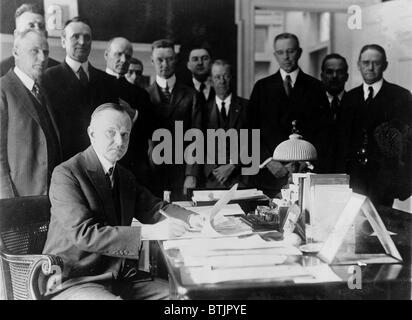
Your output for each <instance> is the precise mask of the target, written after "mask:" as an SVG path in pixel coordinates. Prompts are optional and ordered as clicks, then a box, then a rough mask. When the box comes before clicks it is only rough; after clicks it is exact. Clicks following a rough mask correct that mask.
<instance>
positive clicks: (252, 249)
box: [163, 234, 302, 256]
mask: <svg viewBox="0 0 412 320" xmlns="http://www.w3.org/2000/svg"><path fill="white" fill-rule="evenodd" d="M163 247H164V249H165V250H167V249H171V248H177V249H179V250H180V252H181V254H182V256H185V255H190V256H212V255H230V254H240V253H242V254H245V255H247V254H250V253H254V254H271V255H275V254H278V255H279V254H281V255H302V252H301V251H300V250H299V249H297V248H296V247H294V246H292V245H290V244H287V243H285V242H283V241H265V240H263V239H262V238H261V237H260V236H259V235H258V234H254V235H252V236H249V237H246V238H238V237H225V238H223V239H222V238H216V239H190V240H189V239H176V240H169V241H165V242H163Z"/></svg>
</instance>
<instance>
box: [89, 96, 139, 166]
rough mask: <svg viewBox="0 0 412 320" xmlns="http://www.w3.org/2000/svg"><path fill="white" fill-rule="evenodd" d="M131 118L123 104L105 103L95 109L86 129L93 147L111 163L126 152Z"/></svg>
mask: <svg viewBox="0 0 412 320" xmlns="http://www.w3.org/2000/svg"><path fill="white" fill-rule="evenodd" d="M131 129H132V120H131V119H130V116H129V114H128V113H127V110H126V108H125V107H124V106H122V105H119V104H115V103H105V104H102V105H100V106H99V107H97V108H96V109H95V111H94V112H93V114H92V117H91V120H90V126H89V128H88V129H87V132H88V134H89V138H90V142H91V144H92V146H93V149H94V150H95V151H96V152H97V153H98V154H99V155H100V156H102V157H104V158H105V159H106V160H108V161H109V162H110V163H111V164H114V163H116V162H117V161H119V160H120V159H121V158H123V156H124V155H125V154H126V152H127V147H128V145H129V137H130V131H131Z"/></svg>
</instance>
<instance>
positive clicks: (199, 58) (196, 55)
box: [187, 45, 215, 128]
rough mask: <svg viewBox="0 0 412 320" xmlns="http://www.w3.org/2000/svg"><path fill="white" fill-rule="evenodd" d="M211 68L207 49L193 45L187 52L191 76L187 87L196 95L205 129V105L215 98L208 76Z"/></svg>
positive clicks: (203, 46)
mask: <svg viewBox="0 0 412 320" xmlns="http://www.w3.org/2000/svg"><path fill="white" fill-rule="evenodd" d="M211 66H212V55H211V50H210V48H209V47H207V46H205V45H197V46H196V45H195V46H193V47H191V49H190V52H189V59H188V61H187V68H188V69H189V71H190V72H191V74H192V77H191V79H190V81H189V82H188V86H190V87H192V88H194V89H195V90H196V93H197V100H198V103H199V107H200V109H201V111H202V119H203V123H202V128H205V126H206V123H205V122H204V121H205V120H206V118H207V116H206V113H207V110H206V109H207V107H206V104H207V103H209V102H211V101H212V102H213V101H214V98H215V91H214V89H213V83H212V79H211V76H210V70H211Z"/></svg>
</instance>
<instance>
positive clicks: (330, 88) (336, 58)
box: [316, 53, 349, 173]
mask: <svg viewBox="0 0 412 320" xmlns="http://www.w3.org/2000/svg"><path fill="white" fill-rule="evenodd" d="M321 70H322V72H321V74H320V77H321V80H322V84H323V86H324V88H325V96H324V97H325V98H326V99H324V112H323V118H324V126H325V129H327V131H328V133H327V134H325V135H323V136H322V137H320V141H319V144H318V149H317V150H316V151H317V152H318V156H319V161H317V163H316V172H318V173H320V172H322V173H333V172H336V150H337V141H336V138H337V131H338V122H339V121H340V120H341V112H342V110H341V109H342V108H341V104H342V99H343V97H344V95H345V83H346V81H347V80H348V77H349V74H348V63H347V62H346V59H345V58H344V57H342V56H341V55H339V54H337V53H331V54H328V55H327V56H325V58H323V61H322V69H321Z"/></svg>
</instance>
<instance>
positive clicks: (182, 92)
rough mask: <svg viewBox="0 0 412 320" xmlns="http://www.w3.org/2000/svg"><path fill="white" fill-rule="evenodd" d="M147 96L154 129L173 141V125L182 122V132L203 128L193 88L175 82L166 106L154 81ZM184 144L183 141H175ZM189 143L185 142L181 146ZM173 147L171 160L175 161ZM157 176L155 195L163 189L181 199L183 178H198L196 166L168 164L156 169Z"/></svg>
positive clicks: (173, 196) (174, 197)
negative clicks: (153, 118) (149, 101)
mask: <svg viewBox="0 0 412 320" xmlns="http://www.w3.org/2000/svg"><path fill="white" fill-rule="evenodd" d="M147 91H148V92H149V95H150V100H151V102H152V104H153V106H154V117H155V126H154V127H155V128H156V129H158V128H165V129H167V130H169V131H170V132H171V133H172V137H173V139H174V133H175V122H176V121H183V132H186V131H187V130H188V129H190V128H197V129H201V128H202V119H201V118H202V115H201V108H200V106H199V103H198V101H197V97H196V92H195V90H194V89H192V88H190V87H188V86H186V85H183V84H181V83H179V82H178V81H177V82H176V83H175V86H174V88H173V91H172V93H171V101H170V103H169V104H168V103H165V102H164V101H163V99H162V93H161V90H160V88H159V86H158V85H157V83H156V82H154V83H153V84H152V85H150V86H149V87H148V89H147ZM177 143H183V141H177ZM187 144H188V143H184V147H185V146H186V145H187ZM174 153H175V151H174V148H173V158H174ZM156 169H157V175H158V179H159V180H158V181H159V185H158V186H159V188H157V194H161V192H162V191H163V190H170V191H172V198H173V199H176V200H182V199H184V197H183V183H184V180H185V177H186V176H188V175H191V176H198V175H199V167H198V165H196V164H194V165H186V164H171V165H161V166H157V168H156Z"/></svg>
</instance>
